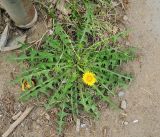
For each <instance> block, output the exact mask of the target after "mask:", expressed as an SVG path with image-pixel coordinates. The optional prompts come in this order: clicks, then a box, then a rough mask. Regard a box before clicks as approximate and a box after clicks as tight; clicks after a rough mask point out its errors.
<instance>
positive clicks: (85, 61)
mask: <svg viewBox="0 0 160 137" xmlns="http://www.w3.org/2000/svg"><path fill="white" fill-rule="evenodd" d="M81 3H83V6H84V8H85V10H84V12H82V13H79V12H78V11H77V10H76V9H74V8H73V7H74V6H76V4H75V3H73V4H71V5H70V6H71V8H73V9H72V10H73V12H72V14H71V15H70V17H69V19H70V22H73V24H72V25H71V26H70V27H68V24H66V23H63V22H62V21H59V20H55V24H54V33H53V34H52V35H50V36H46V37H45V38H44V39H43V44H42V45H41V47H40V48H38V49H37V48H35V47H30V48H28V47H27V46H28V45H27V44H24V47H23V48H22V50H21V53H20V55H18V57H16V58H15V59H16V60H17V61H18V62H22V63H24V62H25V64H26V63H27V64H28V65H27V67H26V68H25V70H22V72H21V74H20V75H19V76H17V78H16V82H17V83H19V84H21V85H22V87H23V92H22V94H21V96H20V99H21V100H22V101H27V100H30V99H33V98H34V99H38V98H40V97H41V96H44V97H45V98H46V99H47V103H46V104H44V106H45V107H46V109H52V108H54V107H55V108H57V109H58V113H57V131H58V134H60V133H62V132H63V128H64V125H65V118H66V117H67V116H68V115H72V117H73V118H74V119H76V118H77V117H79V116H80V115H81V113H82V112H85V113H86V114H89V115H91V116H92V117H97V118H98V117H99V108H98V102H100V101H104V102H106V103H108V104H109V105H111V106H114V105H115V104H114V103H113V102H114V101H112V100H111V98H110V97H111V96H113V95H115V92H114V91H115V89H116V88H117V87H119V88H123V87H125V86H126V85H127V84H128V83H129V82H130V81H131V80H132V77H131V76H130V74H126V73H123V72H122V71H121V70H120V66H121V65H122V64H123V63H126V62H128V61H129V60H132V59H133V58H134V52H133V50H132V48H123V49H122V48H120V47H119V46H118V45H117V43H118V39H119V38H121V37H124V36H125V32H119V33H117V34H115V35H113V34H112V35H109V36H108V37H106V38H104V37H103V38H102V37H100V35H99V33H98V29H100V26H97V27H93V25H95V22H94V20H96V16H95V9H94V7H95V6H94V4H95V3H93V2H90V1H89V2H88V1H84V2H81ZM74 4H75V5H74ZM93 19H94V20H93ZM97 21H98V20H97ZM76 23H77V24H76ZM97 28H98V29H97ZM70 30H72V33H71V32H70ZM101 35H102V34H101ZM25 47H27V48H25ZM25 85H27V86H25Z"/></svg>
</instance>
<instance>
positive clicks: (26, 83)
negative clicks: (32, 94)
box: [21, 80, 31, 91]
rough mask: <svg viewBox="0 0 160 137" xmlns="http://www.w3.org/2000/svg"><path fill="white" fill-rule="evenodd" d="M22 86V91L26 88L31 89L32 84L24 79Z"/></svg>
mask: <svg viewBox="0 0 160 137" xmlns="http://www.w3.org/2000/svg"><path fill="white" fill-rule="evenodd" d="M21 88H22V91H25V90H26V89H30V88H31V85H30V84H29V83H28V82H27V81H26V80H23V81H22V87H21Z"/></svg>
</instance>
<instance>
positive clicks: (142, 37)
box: [0, 0, 160, 137]
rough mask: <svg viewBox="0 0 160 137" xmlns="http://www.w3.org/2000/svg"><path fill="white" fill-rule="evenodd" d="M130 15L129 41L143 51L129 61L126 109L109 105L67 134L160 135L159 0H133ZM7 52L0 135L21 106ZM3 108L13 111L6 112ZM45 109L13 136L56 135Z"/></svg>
mask: <svg viewBox="0 0 160 137" xmlns="http://www.w3.org/2000/svg"><path fill="white" fill-rule="evenodd" d="M127 16H128V18H129V19H128V21H127V22H126V24H127V26H128V27H129V28H132V30H133V31H132V33H131V34H130V37H129V42H130V44H131V45H133V46H135V47H137V48H138V52H139V53H140V55H141V57H140V60H137V61H134V62H133V63H130V64H129V67H130V69H132V70H133V72H134V74H135V80H134V82H133V83H132V84H131V86H130V87H129V88H128V90H127V91H126V94H125V97H124V99H126V100H127V104H128V105H127V109H126V110H125V111H117V110H110V109H106V111H103V112H102V116H101V119H100V120H99V121H97V122H95V124H93V122H91V123H90V122H89V123H90V124H89V125H90V126H89V127H87V128H82V130H81V132H80V135H77V134H76V133H75V127H74V128H71V129H69V130H67V131H66V134H65V137H78V136H80V137H82V136H83V137H160V109H159V106H160V99H159V98H160V40H159V37H160V1H159V0H130V3H129V8H128V11H127ZM5 56H6V55H5V54H2V53H0V97H1V98H2V99H3V100H1V102H3V103H4V102H7V103H8V104H7V105H8V106H9V107H8V108H4V106H3V105H2V104H1V102H0V135H1V134H2V133H3V132H4V131H5V130H6V129H7V128H8V127H9V125H10V122H12V121H11V120H10V117H11V114H12V113H15V112H16V111H17V112H18V110H19V108H20V107H21V104H17V103H15V100H17V94H18V93H17V87H13V86H11V85H10V84H9V81H10V80H11V72H14V71H16V66H15V65H11V64H9V63H6V62H5V60H4V57H5ZM12 95H13V97H12ZM5 97H6V98H5ZM8 98H9V99H8ZM7 99H8V100H7ZM13 102H14V104H13ZM4 109H8V111H10V113H9V114H8V115H7V114H5V116H4V114H3V113H2V112H3V111H4ZM13 110H14V111H13ZM12 111H13V112H12ZM43 113H45V111H44V110H43V109H38V108H37V109H35V110H34V111H33V113H32V114H31V115H30V116H29V117H28V118H26V119H25V121H24V122H22V124H21V125H20V126H18V128H17V129H16V131H15V132H14V133H13V134H12V135H11V136H10V137H22V136H23V137H53V136H54V133H55V128H54V127H52V126H51V125H52V124H51V123H50V122H49V121H48V122H46V123H45V124H44V121H42V120H43V118H44V117H45V118H47V116H46V115H44V117H43V115H42V114H43ZM133 121H134V122H133ZM51 134H52V136H51Z"/></svg>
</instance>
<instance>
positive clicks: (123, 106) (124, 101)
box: [121, 100, 127, 110]
mask: <svg viewBox="0 0 160 137" xmlns="http://www.w3.org/2000/svg"><path fill="white" fill-rule="evenodd" d="M121 108H122V109H123V110H125V109H126V108H127V102H126V100H122V102H121Z"/></svg>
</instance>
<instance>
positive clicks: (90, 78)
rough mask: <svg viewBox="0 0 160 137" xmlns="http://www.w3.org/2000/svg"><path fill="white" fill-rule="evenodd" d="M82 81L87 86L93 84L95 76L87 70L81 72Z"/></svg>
mask: <svg viewBox="0 0 160 137" xmlns="http://www.w3.org/2000/svg"><path fill="white" fill-rule="evenodd" d="M82 80H83V82H84V83H85V84H87V85H89V86H93V85H94V83H95V82H96V81H97V80H96V78H95V74H94V73H92V72H90V71H87V72H85V73H84V74H83V78H82Z"/></svg>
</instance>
